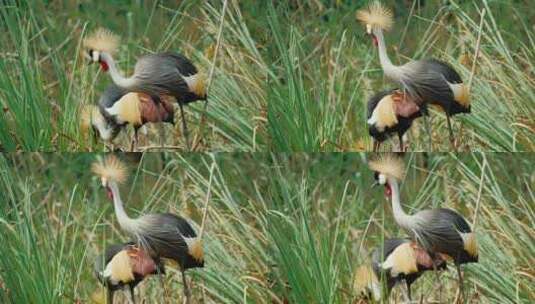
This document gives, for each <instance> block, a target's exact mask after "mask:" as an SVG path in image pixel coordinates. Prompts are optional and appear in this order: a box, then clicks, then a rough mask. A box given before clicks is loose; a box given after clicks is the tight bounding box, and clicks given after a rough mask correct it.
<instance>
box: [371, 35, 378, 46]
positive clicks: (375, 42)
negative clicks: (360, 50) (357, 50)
mask: <svg viewBox="0 0 535 304" xmlns="http://www.w3.org/2000/svg"><path fill="white" fill-rule="evenodd" d="M372 40H373V45H375V46H378V45H379V42H378V41H377V37H376V36H375V35H372Z"/></svg>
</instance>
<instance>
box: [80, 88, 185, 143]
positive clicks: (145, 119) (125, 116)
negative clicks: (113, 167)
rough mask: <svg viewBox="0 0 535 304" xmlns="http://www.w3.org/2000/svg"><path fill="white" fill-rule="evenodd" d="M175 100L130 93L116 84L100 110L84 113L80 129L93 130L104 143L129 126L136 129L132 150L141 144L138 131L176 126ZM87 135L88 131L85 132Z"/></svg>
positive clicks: (105, 95)
mask: <svg viewBox="0 0 535 304" xmlns="http://www.w3.org/2000/svg"><path fill="white" fill-rule="evenodd" d="M174 100H175V99H174V97H171V96H165V95H161V96H156V95H153V96H150V95H148V94H145V93H128V91H126V90H124V89H121V88H119V87H118V86H116V85H115V84H111V85H109V86H108V87H107V88H106V90H105V91H104V93H102V96H101V97H100V100H99V103H98V106H94V105H91V106H88V107H86V108H84V109H83V112H82V119H81V128H82V130H86V129H88V128H89V127H91V128H92V129H93V131H94V132H95V134H96V135H98V136H99V137H100V138H101V139H102V140H103V141H104V142H111V141H113V139H115V137H117V135H118V134H119V132H120V131H121V130H122V129H123V128H124V127H126V126H127V125H132V127H133V128H134V137H133V139H132V144H131V147H130V150H134V149H135V147H136V146H137V143H138V131H139V128H140V127H141V126H143V125H144V124H146V123H159V122H163V123H170V124H173V125H174V123H175V121H174V114H175V108H174ZM83 132H86V131H83Z"/></svg>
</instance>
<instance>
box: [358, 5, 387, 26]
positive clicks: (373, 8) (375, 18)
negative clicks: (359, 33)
mask: <svg viewBox="0 0 535 304" xmlns="http://www.w3.org/2000/svg"><path fill="white" fill-rule="evenodd" d="M393 16H394V15H393V14H392V10H390V9H389V8H387V7H384V6H383V5H382V4H381V2H379V1H373V2H371V3H370V4H369V5H368V9H361V10H358V11H357V13H356V17H357V20H358V21H360V22H362V23H363V24H366V25H370V26H372V27H378V28H380V29H383V30H385V31H388V30H390V29H391V28H392V25H394V17H393Z"/></svg>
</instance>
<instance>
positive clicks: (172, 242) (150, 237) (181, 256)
mask: <svg viewBox="0 0 535 304" xmlns="http://www.w3.org/2000/svg"><path fill="white" fill-rule="evenodd" d="M138 221H139V223H140V224H139V225H140V226H139V229H137V230H138V232H136V235H137V237H138V239H139V242H140V244H141V245H143V246H144V247H146V248H147V250H148V251H149V252H151V255H154V256H159V257H163V258H168V259H172V260H175V261H176V262H177V263H178V264H179V265H180V267H181V268H182V269H183V270H186V269H189V268H195V267H203V266H204V261H199V260H198V259H196V258H195V257H194V256H193V255H192V254H191V249H190V248H189V246H191V245H189V244H188V241H189V240H192V241H194V240H196V238H197V234H196V233H195V230H194V229H193V227H192V226H191V225H190V224H189V223H188V221H187V220H186V219H185V218H183V217H180V216H177V215H174V214H171V213H154V214H147V215H144V216H142V217H140V218H139V219H138Z"/></svg>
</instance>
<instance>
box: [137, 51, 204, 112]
mask: <svg viewBox="0 0 535 304" xmlns="http://www.w3.org/2000/svg"><path fill="white" fill-rule="evenodd" d="M197 72H198V71H197V68H196V67H195V66H194V65H193V64H192V63H191V61H189V60H188V59H187V58H186V57H184V56H182V55H180V54H178V53H160V54H149V55H145V56H143V57H141V58H139V60H138V61H137V63H136V67H135V72H134V75H135V77H136V79H137V81H136V85H135V86H134V87H133V89H134V90H136V91H140V92H144V93H147V94H166V95H171V96H174V97H176V98H177V99H178V101H179V102H180V103H183V104H187V103H190V102H193V101H195V100H201V99H205V98H204V97H201V96H196V95H195V94H193V93H191V92H190V90H189V88H188V84H187V82H186V81H185V80H184V77H189V76H193V75H195V74H197Z"/></svg>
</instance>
